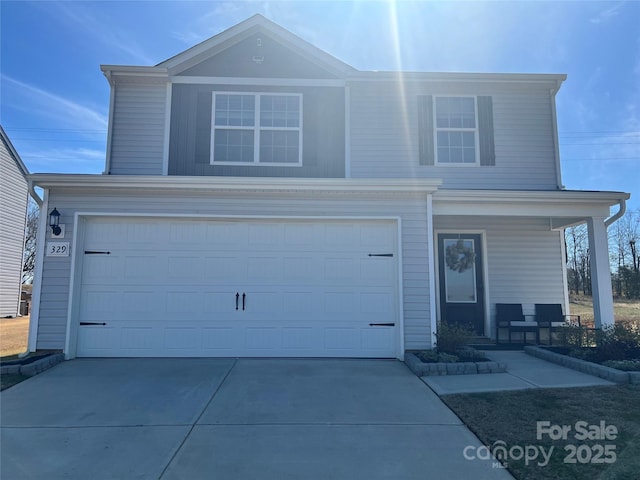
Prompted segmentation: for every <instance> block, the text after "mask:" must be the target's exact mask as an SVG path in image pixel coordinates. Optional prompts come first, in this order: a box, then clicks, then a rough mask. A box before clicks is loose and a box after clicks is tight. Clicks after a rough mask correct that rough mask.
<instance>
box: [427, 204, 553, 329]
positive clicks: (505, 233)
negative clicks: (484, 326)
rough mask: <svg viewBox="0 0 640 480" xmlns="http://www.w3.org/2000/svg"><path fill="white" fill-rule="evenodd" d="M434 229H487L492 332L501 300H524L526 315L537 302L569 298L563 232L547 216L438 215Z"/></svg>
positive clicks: (486, 263)
mask: <svg viewBox="0 0 640 480" xmlns="http://www.w3.org/2000/svg"><path fill="white" fill-rule="evenodd" d="M434 229H435V230H442V231H447V232H455V231H456V230H462V231H474V230H478V231H481V230H483V231H485V232H486V238H485V242H486V252H487V258H486V259H485V265H484V268H486V269H487V276H488V280H489V283H488V285H487V287H488V288H487V290H488V292H489V298H488V299H487V301H488V303H489V305H490V320H491V325H492V327H491V331H490V332H487V333H488V334H490V335H493V334H494V333H493V330H494V328H495V327H494V326H493V325H494V316H495V304H496V303H521V304H522V305H523V309H524V313H525V314H527V315H529V314H533V313H534V304H536V303H560V304H563V303H564V283H563V274H562V265H563V261H562V242H561V235H562V233H561V232H559V231H551V230H550V229H549V219H548V218H513V217H466V216H460V217H440V216H436V217H434Z"/></svg>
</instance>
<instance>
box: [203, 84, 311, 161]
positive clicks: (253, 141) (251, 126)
mask: <svg viewBox="0 0 640 480" xmlns="http://www.w3.org/2000/svg"><path fill="white" fill-rule="evenodd" d="M212 124H213V131H212V136H211V147H212V148H211V163H213V164H227V165H277V166H283V165H286V166H300V165H302V95H300V94H280V93H226V92H225V93H219V92H214V93H213V115H212Z"/></svg>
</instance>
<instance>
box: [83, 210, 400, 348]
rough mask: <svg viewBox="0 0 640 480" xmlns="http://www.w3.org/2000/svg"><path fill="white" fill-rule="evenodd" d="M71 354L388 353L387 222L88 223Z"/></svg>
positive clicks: (391, 321) (394, 290) (393, 246)
mask: <svg viewBox="0 0 640 480" xmlns="http://www.w3.org/2000/svg"><path fill="white" fill-rule="evenodd" d="M79 255H80V256H81V261H82V277H81V285H80V304H79V308H78V312H79V315H78V316H79V318H78V319H77V321H78V325H77V328H78V330H77V331H78V337H77V355H78V356H109V357H127V356H178V357H186V356H207V357H210V356H307V357H309V356H318V357H332V356H337V357H395V356H396V355H397V349H398V330H399V322H398V318H397V311H398V307H397V306H398V304H397V302H398V266H397V261H398V255H397V230H396V224H395V223H394V222H390V221H293V220H291V221H289V220H268V221H246V220H243V221H228V220H224V221H221V220H207V221H203V220H197V221H196V220H180V219H150V218H105V217H100V218H97V217H94V218H88V219H86V221H85V223H84V246H83V248H82V251H80V252H79Z"/></svg>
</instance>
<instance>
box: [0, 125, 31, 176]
mask: <svg viewBox="0 0 640 480" xmlns="http://www.w3.org/2000/svg"><path fill="white" fill-rule="evenodd" d="M0 139H2V142H3V143H4V144H5V145H6V148H7V151H8V152H9V156H10V157H11V158H13V160H14V161H15V162H16V165H17V167H18V170H20V172H21V173H22V176H23V177H24V178H25V179H26V178H27V176H28V175H29V169H27V167H26V165H25V164H24V163H23V162H22V159H21V158H20V155H18V152H17V151H16V149H15V147H14V146H13V144H12V143H11V140H9V136H8V135H7V133H6V132H5V131H4V128H2V125H0Z"/></svg>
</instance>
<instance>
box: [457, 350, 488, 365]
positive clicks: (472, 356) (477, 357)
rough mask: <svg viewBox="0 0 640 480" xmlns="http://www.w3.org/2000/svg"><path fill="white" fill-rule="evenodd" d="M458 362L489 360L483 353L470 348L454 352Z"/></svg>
mask: <svg viewBox="0 0 640 480" xmlns="http://www.w3.org/2000/svg"><path fill="white" fill-rule="evenodd" d="M456 355H457V356H458V361H459V362H486V361H488V360H489V359H488V358H487V356H486V355H485V353H484V352H481V351H480V350H476V349H475V348H472V347H462V348H459V349H458V351H457V352H456Z"/></svg>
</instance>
